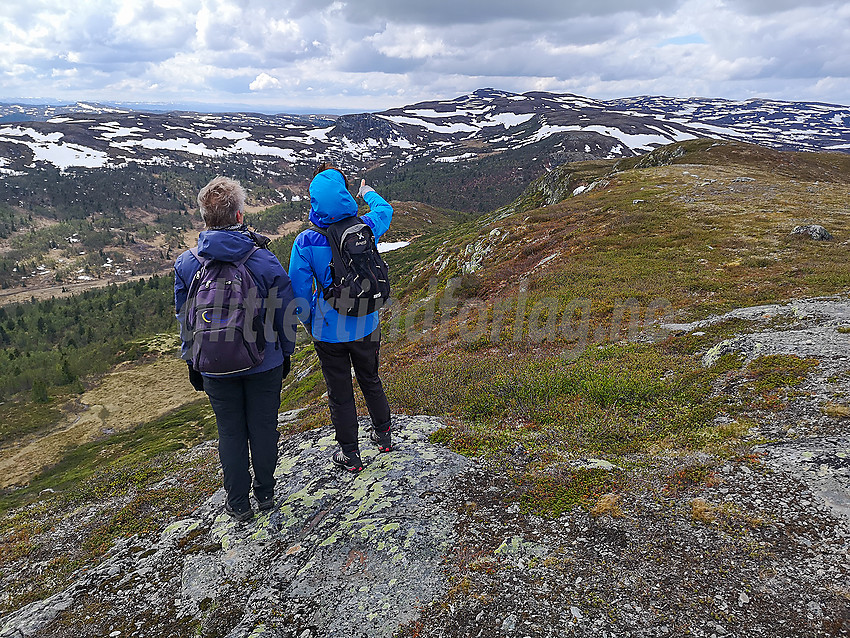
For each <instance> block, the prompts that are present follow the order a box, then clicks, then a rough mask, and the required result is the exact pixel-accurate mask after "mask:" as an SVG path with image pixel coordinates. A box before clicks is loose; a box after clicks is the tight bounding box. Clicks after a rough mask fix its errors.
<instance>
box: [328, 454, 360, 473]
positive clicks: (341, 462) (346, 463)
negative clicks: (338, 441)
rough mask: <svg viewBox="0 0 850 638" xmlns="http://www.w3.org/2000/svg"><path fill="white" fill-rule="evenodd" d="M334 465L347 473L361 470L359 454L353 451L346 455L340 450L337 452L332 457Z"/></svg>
mask: <svg viewBox="0 0 850 638" xmlns="http://www.w3.org/2000/svg"><path fill="white" fill-rule="evenodd" d="M333 462H334V465H336V466H337V467H341V468H342V469H344V470H348V471H349V472H359V471H360V470H362V469H363V461H361V460H360V452H358V451H357V450H354V451H353V452H349V453H348V454H346V453H345V452H343V451H342V450H337V451H336V452H334V455H333Z"/></svg>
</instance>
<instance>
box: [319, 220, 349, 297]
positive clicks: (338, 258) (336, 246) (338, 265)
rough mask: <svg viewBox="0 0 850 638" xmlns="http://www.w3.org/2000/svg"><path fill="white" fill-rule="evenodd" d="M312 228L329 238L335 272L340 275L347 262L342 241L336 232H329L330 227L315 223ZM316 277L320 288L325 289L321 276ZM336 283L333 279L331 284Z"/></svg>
mask: <svg viewBox="0 0 850 638" xmlns="http://www.w3.org/2000/svg"><path fill="white" fill-rule="evenodd" d="M343 221H344V220H343ZM336 223H339V222H336ZM311 230H315V231H316V232H317V233H319V234H320V235H321V236H322V237H324V238H325V239H327V240H328V244H330V247H331V255H332V263H333V271H334V273H336V274H337V275H339V274H340V273H344V272H345V262H343V261H342V252H341V250H340V249H341V245H340V242H339V241H337V240H336V238H335V233H333V232H328V229H325V228H319V227H318V226H316V225H315V224H314V225H313V228H312V229H311ZM315 279H316V283H317V284H318V285H319V288H321V289H322V290H324V289H325V288H324V286H322V282H321V281H319V278H318V277H316V278H315ZM334 283H335V282H333V281H331V285H333V284H334Z"/></svg>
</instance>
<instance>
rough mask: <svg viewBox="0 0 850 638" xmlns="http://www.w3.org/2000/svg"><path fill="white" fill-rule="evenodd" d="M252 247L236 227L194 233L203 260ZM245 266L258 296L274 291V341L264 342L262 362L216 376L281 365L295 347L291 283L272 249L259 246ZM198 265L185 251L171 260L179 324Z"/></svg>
mask: <svg viewBox="0 0 850 638" xmlns="http://www.w3.org/2000/svg"><path fill="white" fill-rule="evenodd" d="M254 246H255V244H254V241H253V239H251V238H250V237H249V236H248V235H246V234H244V233H242V232H240V231H238V230H205V231H202V232H201V233H200V235H198V254H199V255H200V256H201V257H206V258H207V259H217V260H219V261H231V262H235V261H239V260H240V259H241V258H242V257H244V256H245V254H246V253H247V252H248V251H249V250H251V248H253V247H254ZM245 266H246V267H247V268H248V271H249V272H250V273H251V275H252V276H253V277H254V282H255V283H256V284H257V294H258V295H259V297H260V298H261V299H267V298H268V296H269V291H270V290H275V289H276V290H277V298H278V299H279V300H280V301H279V302H278V309H277V310H276V311H275V315H274V331H275V333H276V334H277V341H276V342H275V343H266V348H265V354H264V356H263V362H262V363H261V364H260V365H258V366H256V367H255V368H251V369H250V370H247V371H245V372H236V373H234V374H231V375H216V376H218V377H219V378H221V377H222V376H232V377H237V376H243V375H247V374H256V373H258V372H265V371H267V370H271V369H272V368H276V367H277V366H279V365H281V364H283V357H284V356H288V355H291V354H292V352H293V350H294V349H295V331H296V327H297V325H298V323H297V321H296V319H295V317H294V316H293V312H292V311H293V308H294V304H293V303H292V301H293V294H292V284H291V283H290V281H289V276H288V275H287V274H286V271H285V270H284V269H283V266H281V264H280V262H279V261H278V260H277V257H275V256H274V253H272V251H270V250H268V249H263V248H261V249H260V250H257V251H256V252H254V254H253V255H251V257H249V258H248V261H247V262H245ZM200 268H201V263H200V262H199V261H198V260H197V259H195V256H194V255H193V254H192V253H191V252H190V251H188V250H187V251H185V252H184V253H183V254H182V255H180V256H179V257H178V258H177V261H176V262H175V263H174V307H175V308H176V309H177V320H178V321H179V322H180V325H181V326H182V325H183V317H184V315H185V311H186V309H185V307H184V306H185V304H186V297H187V295H188V292H189V285H190V284H191V282H192V279H193V278H194V277H195V273H197V272H198V270H200ZM181 337H182V335H181ZM181 356H182V357H183V358H184V359H186V360H189V359H190V354H189V348H188V345H187V344H186V342H185V341H183V342H182V348H181Z"/></svg>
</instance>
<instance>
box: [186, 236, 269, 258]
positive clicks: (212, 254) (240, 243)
mask: <svg viewBox="0 0 850 638" xmlns="http://www.w3.org/2000/svg"><path fill="white" fill-rule="evenodd" d="M254 245H255V244H254V241H253V240H252V239H251V238H250V237H248V236H247V235H244V234H242V233H240V232H239V231H238V230H203V231H201V234H200V235H198V254H199V255H200V256H201V257H206V258H207V259H218V260H219V261H239V260H240V259H242V258H243V257H244V256H245V253H247V252H248V251H249V250H251V248H253V247H254Z"/></svg>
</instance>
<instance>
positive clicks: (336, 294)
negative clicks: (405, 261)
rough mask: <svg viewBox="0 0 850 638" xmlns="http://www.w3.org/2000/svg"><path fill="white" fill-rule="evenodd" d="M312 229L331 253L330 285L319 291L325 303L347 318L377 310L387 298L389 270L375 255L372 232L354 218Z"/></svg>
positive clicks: (376, 248)
mask: <svg viewBox="0 0 850 638" xmlns="http://www.w3.org/2000/svg"><path fill="white" fill-rule="evenodd" d="M313 230H315V231H316V232H317V233H319V234H320V235H324V236H325V237H326V238H327V240H328V243H329V244H330V245H331V253H332V254H333V260H332V261H331V279H332V281H331V285H330V286H328V287H327V288H322V296H323V297H324V298H325V300H326V301H327V302H328V303H329V304H330V305H331V306H333V308H334V310H336V311H337V312H338V313H340V314H341V315H347V316H351V317H362V316H364V315H368V314H371V313H373V312H375V311H376V310H380V308H381V307H382V306H383V305H384V304H385V303H386V302H387V300H388V299H389V298H390V280H389V269H388V268H387V263H386V262H385V261H384V260H383V259H382V258H381V255H379V254H378V247H377V246H376V245H375V235H374V234H373V233H372V229H371V228H370V227H369V226H368V225H367V224H365V223H364V222H363V220H362V219H360V218H359V217H356V216H354V217H346V218H345V219H341V220H340V221H338V222H334V223H333V224H331V225H330V226H328V227H327V228H319V227H318V226H316V227H314V228H313ZM319 287H320V288H321V283H320V284H319Z"/></svg>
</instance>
